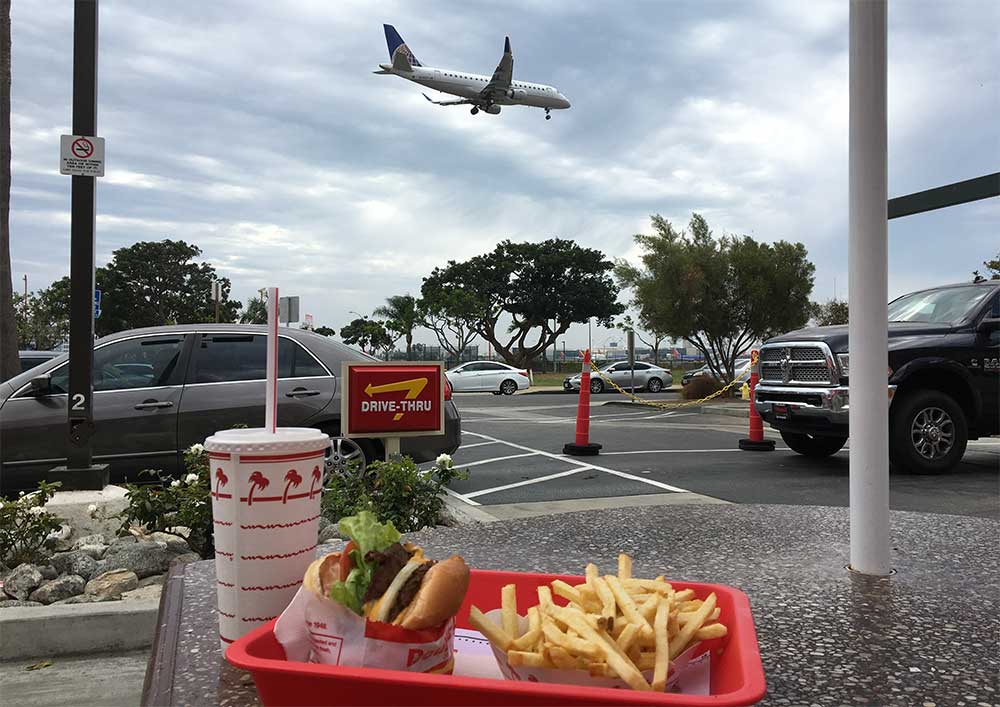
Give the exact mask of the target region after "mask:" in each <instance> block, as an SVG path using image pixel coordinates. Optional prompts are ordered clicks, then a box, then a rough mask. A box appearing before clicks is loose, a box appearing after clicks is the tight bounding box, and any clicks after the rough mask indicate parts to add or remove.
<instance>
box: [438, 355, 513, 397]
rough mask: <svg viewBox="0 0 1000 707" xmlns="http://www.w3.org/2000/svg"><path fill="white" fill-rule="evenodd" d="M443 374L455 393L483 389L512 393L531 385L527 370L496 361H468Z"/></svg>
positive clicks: (495, 392) (502, 393)
mask: <svg viewBox="0 0 1000 707" xmlns="http://www.w3.org/2000/svg"><path fill="white" fill-rule="evenodd" d="M445 376H447V378H448V382H449V383H451V387H452V389H454V391H455V392H456V393H468V392H470V391H474V390H485V391H490V392H492V393H493V394H494V395H513V394H514V393H516V392H517V391H519V390H527V389H528V388H530V387H531V378H530V377H529V375H528V371H527V370H525V369H523V368H516V367H514V366H508V365H507V364H506V363H500V362H498V361H470V362H469V363H463V364H461V365H460V366H455V367H454V368H451V369H448V370H447V371H445Z"/></svg>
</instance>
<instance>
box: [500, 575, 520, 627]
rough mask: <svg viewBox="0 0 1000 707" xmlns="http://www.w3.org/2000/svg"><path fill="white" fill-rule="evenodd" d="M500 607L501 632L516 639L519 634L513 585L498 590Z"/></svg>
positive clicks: (515, 593) (515, 594) (515, 589)
mask: <svg viewBox="0 0 1000 707" xmlns="http://www.w3.org/2000/svg"><path fill="white" fill-rule="evenodd" d="M500 607H501V609H500V617H501V621H502V625H503V630H504V631H506V632H507V633H508V634H509V635H510V636H511V637H513V638H517V637H518V636H520V635H521V632H520V630H519V629H518V623H517V587H515V586H514V585H513V584H505V585H504V586H503V589H501V590H500Z"/></svg>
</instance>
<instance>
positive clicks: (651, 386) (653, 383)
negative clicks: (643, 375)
mask: <svg viewBox="0 0 1000 707" xmlns="http://www.w3.org/2000/svg"><path fill="white" fill-rule="evenodd" d="M646 390H648V391H649V392H650V393H659V392H660V391H661V390H663V381H661V380H660V379H659V378H650V379H649V382H648V383H646Z"/></svg>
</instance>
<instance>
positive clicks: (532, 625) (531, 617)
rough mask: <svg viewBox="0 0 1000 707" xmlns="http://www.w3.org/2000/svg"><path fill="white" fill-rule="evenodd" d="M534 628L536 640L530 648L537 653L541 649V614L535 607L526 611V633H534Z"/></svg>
mask: <svg viewBox="0 0 1000 707" xmlns="http://www.w3.org/2000/svg"><path fill="white" fill-rule="evenodd" d="M536 628H537V629H538V638H537V639H536V640H535V645H534V646H532V648H533V649H535V652H536V653H537V652H539V651H540V650H541V647H542V614H541V612H540V611H539V610H538V607H537V606H533V607H531V608H530V609H528V631H529V632H531V631H534V630H535V629H536Z"/></svg>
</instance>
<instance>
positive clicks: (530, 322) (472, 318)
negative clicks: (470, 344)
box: [421, 238, 624, 367]
mask: <svg viewBox="0 0 1000 707" xmlns="http://www.w3.org/2000/svg"><path fill="white" fill-rule="evenodd" d="M613 267H614V266H613V264H612V263H611V262H609V261H608V260H606V259H605V258H604V254H603V253H601V252H600V251H599V250H594V249H591V248H582V247H580V246H578V245H577V244H576V243H574V242H573V241H570V240H564V239H559V238H553V239H550V240H547V241H542V242H541V243H512V242H511V241H509V240H507V241H502V242H501V243H500V244H498V245H497V247H496V248H495V249H494V250H493V252H491V253H487V254H485V255H480V256H476V257H475V258H472V259H470V260H467V261H465V262H461V263H458V262H455V261H454V260H452V261H449V262H448V265H447V266H446V267H445V268H435V269H434V271H433V272H432V273H431V275H430V276H429V277H427V278H424V284H423V287H422V288H421V294H422V295H423V299H424V301H425V302H426V303H427V306H428V309H429V311H432V312H443V313H444V314H445V315H447V316H448V317H451V318H453V319H460V320H462V321H464V322H465V324H466V325H467V326H468V327H469V328H471V329H473V330H475V332H476V333H477V334H478V335H479V336H481V337H482V338H484V339H485V340H486V341H488V342H490V343H491V344H492V345H493V348H494V349H495V350H496V352H497V353H498V354H500V356H502V357H503V359H504V360H505V361H507V362H508V363H509V364H511V365H514V366H518V367H525V366H528V365H530V364H531V361H532V360H534V358H535V357H536V356H537V355H538V354H540V353H542V352H544V351H545V349H546V348H548V347H550V346H552V344H553V342H554V341H555V340H556V339H557V338H558V337H559V336H562V335H563V334H564V333H566V331H567V330H568V329H569V327H570V325H571V324H573V323H574V322H585V321H587V319H588V318H589V317H595V318H596V319H597V320H598V321H599V322H601V323H602V324H605V325H607V326H610V324H611V318H612V317H614V316H615V315H617V314H621V313H622V311H624V307H622V305H620V304H618V301H617V297H618V288H617V287H616V285H615V282H614V279H613V278H612V277H611V274H610V273H611V270H612V269H613ZM505 317H509V318H510V320H511V321H510V324H509V325H508V326H506V327H504V328H503V329H502V330H498V327H500V326H501V320H505ZM536 330H537V332H538V333H537V338H536V337H532V338H533V339H534V341H529V340H528V339H529V335H530V334H531V333H532V332H533V331H536ZM442 345H443V344H442Z"/></svg>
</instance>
